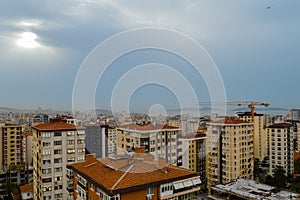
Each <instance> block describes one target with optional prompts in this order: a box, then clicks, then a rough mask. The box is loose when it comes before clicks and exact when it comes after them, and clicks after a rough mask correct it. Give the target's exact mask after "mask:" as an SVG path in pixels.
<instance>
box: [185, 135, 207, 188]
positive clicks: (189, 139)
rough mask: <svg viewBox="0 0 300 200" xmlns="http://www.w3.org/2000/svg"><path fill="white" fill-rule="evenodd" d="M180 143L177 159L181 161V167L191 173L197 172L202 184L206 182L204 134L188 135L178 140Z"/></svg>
mask: <svg viewBox="0 0 300 200" xmlns="http://www.w3.org/2000/svg"><path fill="white" fill-rule="evenodd" d="M179 143H181V144H180V145H181V147H180V148H179V149H180V150H181V149H182V153H180V155H179V157H180V158H181V160H182V165H181V166H182V167H183V168H186V169H189V170H191V171H193V172H198V174H199V176H200V179H201V181H202V183H205V182H206V147H205V145H206V134H204V133H196V134H188V135H186V136H184V137H182V138H179Z"/></svg>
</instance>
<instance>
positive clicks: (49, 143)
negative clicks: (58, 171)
mask: <svg viewBox="0 0 300 200" xmlns="http://www.w3.org/2000/svg"><path fill="white" fill-rule="evenodd" d="M50 145H51V142H50V141H47V142H43V147H48V146H50Z"/></svg>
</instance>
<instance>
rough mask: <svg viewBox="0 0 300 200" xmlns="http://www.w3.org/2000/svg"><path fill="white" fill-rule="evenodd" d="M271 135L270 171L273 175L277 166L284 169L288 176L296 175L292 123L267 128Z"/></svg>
mask: <svg viewBox="0 0 300 200" xmlns="http://www.w3.org/2000/svg"><path fill="white" fill-rule="evenodd" d="M267 134H268V135H269V152H270V155H269V157H270V170H269V174H270V175H273V173H274V169H276V167H277V166H281V167H283V169H284V170H285V172H286V175H288V174H292V173H294V144H293V131H292V125H291V124H290V123H277V124H273V125H270V126H268V127H267Z"/></svg>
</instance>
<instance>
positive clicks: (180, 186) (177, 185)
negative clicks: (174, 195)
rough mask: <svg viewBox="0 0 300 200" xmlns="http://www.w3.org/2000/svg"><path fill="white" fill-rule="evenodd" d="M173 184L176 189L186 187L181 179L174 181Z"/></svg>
mask: <svg viewBox="0 0 300 200" xmlns="http://www.w3.org/2000/svg"><path fill="white" fill-rule="evenodd" d="M173 186H174V188H175V190H178V189H181V188H184V185H183V183H182V182H181V181H180V182H175V183H173Z"/></svg>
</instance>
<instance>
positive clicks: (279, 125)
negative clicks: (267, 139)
mask: <svg viewBox="0 0 300 200" xmlns="http://www.w3.org/2000/svg"><path fill="white" fill-rule="evenodd" d="M291 126H292V124H290V123H285V122H283V123H276V124H272V125H270V126H268V128H288V127H291Z"/></svg>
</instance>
